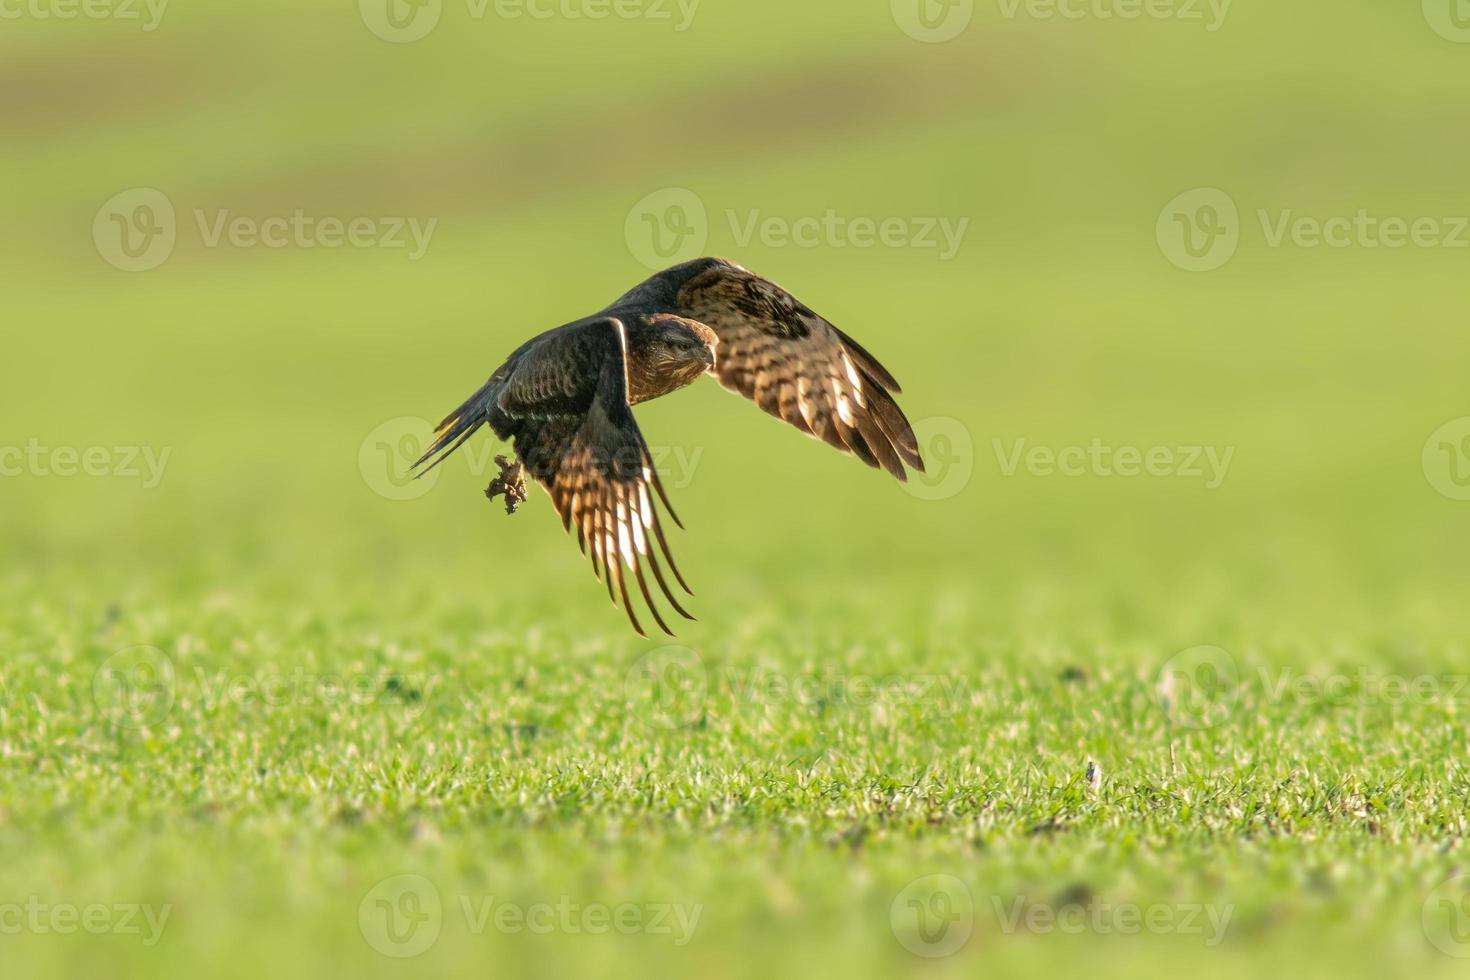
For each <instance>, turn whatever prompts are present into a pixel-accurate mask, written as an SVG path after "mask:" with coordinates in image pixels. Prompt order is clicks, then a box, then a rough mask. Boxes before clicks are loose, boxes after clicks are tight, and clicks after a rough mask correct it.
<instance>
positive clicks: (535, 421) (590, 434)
mask: <svg viewBox="0 0 1470 980" xmlns="http://www.w3.org/2000/svg"><path fill="white" fill-rule="evenodd" d="M497 405H498V408H499V410H500V411H501V412H503V413H504V414H505V415H506V416H509V418H510V419H511V420H512V422H513V424H512V426H511V428H512V429H513V438H514V440H515V447H516V454H517V455H518V456H519V457H520V459H521V461H522V462H523V463H524V464H525V466H526V468H527V469H528V470H529V472H530V474H531V476H532V477H534V478H535V479H536V481H537V482H538V483H540V484H541V485H542V486H543V487H545V488H546V491H547V493H549V494H550V495H551V500H552V503H553V504H555V506H556V510H557V513H559V514H560V515H561V519H562V524H563V526H564V527H566V528H567V529H568V530H570V529H571V528H572V526H573V525H575V526H576V529H577V543H578V545H580V546H581V548H582V553H583V554H587V553H589V549H590V554H591V556H592V569H593V572H594V573H595V574H596V575H597V576H598V577H599V578H604V579H606V581H607V594H608V596H609V597H610V598H612V600H613V601H614V602H615V603H620V604H621V605H622V607H623V609H624V610H625V611H626V612H627V614H628V620H629V621H630V622H631V623H632V624H633V628H634V629H636V630H637V631H638V632H639V634H640V635H646V634H644V633H643V627H642V625H641V624H640V623H639V622H638V617H637V615H636V613H634V611H633V603H632V602H631V601H630V600H629V597H628V581H627V578H628V574H629V573H631V574H632V576H633V579H634V580H635V581H636V582H637V584H638V588H639V590H640V591H641V592H642V594H643V599H644V601H645V602H646V603H647V604H648V608H649V611H650V612H652V614H653V618H654V621H655V622H657V623H658V625H659V626H660V627H661V628H662V629H663V631H664V632H665V633H668V634H669V635H670V636H672V635H673V631H672V630H670V629H669V627H668V625H667V624H666V623H665V622H664V620H663V617H662V616H661V615H660V614H659V610H658V606H657V605H655V604H654V601H653V595H652V593H651V592H650V590H649V587H648V582H647V580H646V579H645V577H644V568H645V566H647V568H648V569H650V570H651V571H652V572H653V577H654V580H655V581H656V582H657V583H658V585H659V588H660V589H661V590H662V591H663V594H664V597H665V598H666V599H667V600H668V601H669V603H670V605H672V606H673V607H674V609H675V610H677V611H678V612H679V614H680V615H682V616H684V617H685V618H686V619H693V618H694V617H693V616H691V615H689V613H687V612H685V611H684V609H683V608H682V607H681V606H680V605H679V603H678V600H676V599H675V598H674V593H673V590H672V589H670V588H669V585H668V583H667V582H666V581H665V580H664V574H663V569H662V568H661V567H660V565H659V561H658V557H657V555H656V554H655V549H654V548H653V547H652V546H651V545H650V543H649V541H650V538H651V539H652V540H654V541H656V542H657V543H658V548H659V549H660V550H662V552H663V555H664V558H665V559H666V560H667V561H668V563H669V568H670V570H671V571H672V572H673V573H674V577H675V579H676V580H677V581H678V583H679V584H680V585H681V586H683V588H684V591H686V592H689V594H690V595H693V592H692V591H690V589H689V586H688V585H686V584H685V582H684V577H683V576H682V575H680V574H679V569H678V567H677V566H676V565H675V564H674V558H673V555H672V554H670V552H669V545H668V542H667V541H666V540H665V538H664V532H663V527H662V526H661V524H660V520H659V513H658V509H657V507H655V505H654V501H653V497H652V494H653V493H656V494H657V495H658V497H659V499H660V500H661V501H662V503H663V506H664V507H665V508H666V509H667V510H668V512H669V517H671V518H672V519H673V520H674V523H676V524H677V523H679V518H678V517H677V516H676V515H675V514H674V509H673V507H672V506H670V505H669V501H668V497H667V496H666V495H665V494H664V489H663V486H662V484H661V483H660V482H659V478H658V472H657V471H656V470H655V469H654V467H653V460H652V457H651V455H650V453H649V450H648V444H647V443H646V442H644V440H643V435H642V433H641V432H639V431H638V424H637V422H635V421H634V419H633V411H632V409H631V408H630V407H629V405H628V377H627V338H626V335H625V333H624V330H623V324H622V323H621V322H620V321H619V320H616V319H613V318H610V317H609V318H603V319H598V320H591V321H587V322H585V323H580V324H576V325H574V326H571V327H568V328H565V329H564V331H558V332H557V333H556V334H555V335H553V336H551V337H548V338H547V340H546V342H545V343H543V344H540V345H537V346H536V347H533V348H531V349H529V350H527V351H525V353H524V354H523V356H522V357H521V359H520V360H519V361H518V362H517V364H516V366H515V370H514V371H513V372H512V373H511V375H510V377H508V378H507V379H506V381H505V383H504V387H503V389H502V390H501V392H500V394H499V398H498V402H497ZM681 526H682V525H681ZM614 589H616V590H617V591H616V592H615V591H614Z"/></svg>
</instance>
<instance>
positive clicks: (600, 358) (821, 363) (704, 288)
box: [418, 259, 924, 636]
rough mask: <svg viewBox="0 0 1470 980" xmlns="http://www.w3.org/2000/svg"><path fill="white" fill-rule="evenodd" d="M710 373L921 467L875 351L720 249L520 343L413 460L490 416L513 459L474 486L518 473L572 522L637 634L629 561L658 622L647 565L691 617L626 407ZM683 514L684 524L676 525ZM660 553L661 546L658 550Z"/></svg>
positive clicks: (888, 463) (893, 461)
mask: <svg viewBox="0 0 1470 980" xmlns="http://www.w3.org/2000/svg"><path fill="white" fill-rule="evenodd" d="M705 373H711V374H714V375H715V376H716V377H717V378H718V379H719V381H720V383H721V384H722V385H724V386H725V387H726V388H729V389H730V390H731V391H736V392H739V393H740V394H742V395H744V396H745V397H747V398H749V399H750V400H752V401H753V402H755V403H756V404H757V405H759V406H760V407H761V408H762V409H763V410H764V411H766V412H768V413H769V414H771V415H774V416H775V417H777V418H779V419H782V420H783V421H785V422H787V423H789V424H791V425H793V426H795V427H796V428H798V429H800V430H801V431H802V432H805V433H807V434H808V435H811V436H813V437H815V438H818V439H821V440H823V441H824V442H826V443H828V444H829V445H831V446H833V447H835V448H837V449H839V450H841V451H843V452H848V453H852V454H854V455H856V456H857V457H858V458H860V459H862V460H863V461H864V462H866V463H867V464H868V465H870V466H874V467H877V466H881V467H883V468H884V469H886V470H888V472H890V473H892V474H893V475H894V476H895V477H896V478H898V479H899V480H906V479H907V478H908V475H907V472H906V471H905V469H904V467H905V465H907V466H911V467H913V468H914V469H917V470H919V471H920V472H923V469H924V461H923V459H922V458H921V457H920V455H919V446H918V442H917V440H915V438H914V432H913V428H912V427H911V426H910V425H909V422H908V419H907V418H905V417H904V414H903V412H902V410H900V409H899V407H898V403H897V402H895V401H894V399H893V396H894V395H896V394H899V393H900V389H899V386H898V382H897V381H895V380H894V378H893V375H891V374H889V373H888V371H887V369H885V368H884V367H883V365H881V364H879V363H878V361H877V359H876V358H874V357H873V355H871V354H869V353H868V352H867V351H866V350H864V349H863V348H862V347H861V346H859V345H858V344H857V343H856V342H855V341H853V340H852V338H850V337H848V336H847V335H846V334H844V333H842V332H841V331H840V330H838V329H837V328H836V327H834V326H832V324H830V323H828V322H827V321H826V320H824V319H823V318H822V317H820V316H818V315H817V314H816V313H813V312H812V311H811V310H810V309H808V308H807V307H806V306H805V305H803V304H802V303H801V302H799V301H798V300H797V299H796V298H795V297H793V296H792V295H791V294H790V293H788V292H786V291H785V290H784V289H782V288H781V287H780V286H777V285H776V284H775V283H772V282H769V281H767V280H765V279H762V278H761V277H759V276H757V275H754V274H753V273H750V272H747V271H746V270H745V269H743V268H741V267H740V266H738V265H735V264H734V263H732V262H727V261H726V260H724V259H696V260H695V261H693V262H686V263H684V264H683V265H678V266H675V267H673V268H672V269H667V270H665V271H663V272H660V273H659V274H658V275H656V276H653V277H652V278H651V279H648V280H647V281H646V282H643V283H641V284H639V285H638V286H636V287H634V288H633V289H632V290H631V291H630V292H628V293H627V294H626V295H624V296H623V297H621V298H620V299H618V300H617V301H615V302H614V303H613V304H612V305H610V306H609V307H608V308H607V309H605V310H603V311H601V312H600V313H597V314H595V315H593V316H591V317H588V318H586V319H583V320H577V321H575V322H573V323H569V324H567V325H566V326H562V327H558V328H556V329H555V330H549V331H547V332H546V333H543V334H541V335H540V336H537V337H535V338H533V339H531V340H530V341H528V342H526V343H525V344H523V345H522V346H521V347H520V348H519V349H517V350H516V351H515V352H514V353H512V354H511V355H510V357H509V358H508V359H507V360H506V362H505V363H504V364H502V365H501V366H500V367H499V368H498V369H496V371H495V373H494V374H492V375H491V376H490V379H489V380H488V381H487V382H486V383H485V384H484V386H483V387H481V388H480V390H479V391H477V392H475V394H473V395H472V396H470V398H469V399H468V400H467V401H466V402H465V403H464V404H463V405H461V406H460V407H459V408H458V409H456V410H455V411H454V412H453V413H451V414H450V415H449V416H448V417H447V418H446V419H445V420H444V421H443V422H442V423H440V425H439V428H438V431H437V432H436V433H435V439H434V443H433V444H432V445H431V446H430V447H429V449H428V451H427V452H425V453H424V455H423V457H422V458H421V459H420V460H419V461H418V465H419V466H422V467H423V470H421V472H420V475H422V473H424V472H427V471H428V470H429V469H432V468H433V467H434V466H436V465H438V464H439V463H440V462H442V461H443V460H444V458H445V457H447V456H448V455H449V454H450V453H452V452H453V451H454V450H455V449H457V448H459V446H460V445H462V444H463V443H464V442H465V440H467V439H468V438H469V437H470V436H472V435H474V433H475V432H476V431H477V430H478V429H479V428H480V427H481V426H482V425H485V424H486V423H488V424H489V425H490V428H491V429H492V430H493V431H494V432H495V434H496V435H497V436H499V437H500V438H501V439H508V440H511V441H512V442H513V443H514V445H515V451H516V457H517V460H516V462H515V464H513V465H512V464H506V465H505V466H504V469H505V472H503V473H502V474H501V477H500V478H498V479H497V480H495V481H493V482H492V483H491V485H490V488H489V489H488V490H487V491H486V493H487V495H489V496H492V497H493V496H496V495H499V494H502V493H503V494H505V495H506V509H507V510H508V511H511V512H514V510H515V508H516V504H517V503H518V502H519V500H523V499H525V496H524V485H523V483H522V479H523V473H524V472H526V471H529V473H530V475H531V477H532V478H533V479H535V480H536V482H538V483H540V484H541V485H542V486H543V487H544V488H545V489H546V491H547V493H548V494H549V495H550V496H551V500H552V503H553V505H554V506H555V507H556V510H557V513H558V514H560V515H561V518H562V523H563V525H565V526H566V528H567V529H568V530H571V529H572V528H573V527H574V526H575V529H576V532H577V542H578V544H579V545H581V547H582V550H583V552H584V553H590V555H591V558H592V567H593V571H594V573H596V574H597V575H598V577H599V578H601V579H603V580H604V581H605V582H606V583H607V589H608V595H609V596H611V597H612V598H613V601H614V602H616V603H618V604H620V605H621V606H622V607H623V608H624V610H625V611H626V612H627V614H628V619H629V621H630V622H631V623H632V624H633V628H634V629H636V630H637V631H638V632H639V634H640V635H646V634H644V632H643V626H642V624H641V623H640V622H639V621H638V617H637V614H636V613H635V611H634V607H633V603H632V601H631V600H630V598H629V595H630V593H629V582H628V577H629V575H631V576H632V578H633V583H634V585H635V586H636V588H637V589H638V591H639V592H640V593H641V594H642V596H643V599H644V602H645V603H647V605H648V609H649V612H650V613H651V614H652V616H653V618H654V621H655V622H656V623H658V625H659V627H660V628H661V629H663V631H664V632H665V633H668V634H669V635H670V636H672V635H673V632H672V630H670V629H669V627H668V624H667V623H666V622H665V621H664V619H663V616H662V615H661V614H660V612H659V608H658V606H657V605H656V604H655V602H654V599H653V593H652V589H651V588H650V587H649V584H648V578H649V576H650V575H651V577H652V579H653V581H654V582H655V583H656V584H657V585H658V587H659V590H660V591H661V592H662V594H663V596H664V598H665V599H666V600H667V601H668V602H669V604H670V605H671V606H672V607H673V609H674V610H675V611H677V612H678V613H679V614H680V615H682V616H684V617H685V618H687V619H693V618H694V617H693V616H691V615H689V613H688V612H687V611H685V609H684V608H683V607H682V606H681V605H680V604H679V602H678V600H677V599H676V598H675V593H674V590H673V589H671V588H670V587H669V582H668V579H667V578H666V577H665V574H664V568H663V564H665V563H666V564H667V565H668V569H669V572H670V574H671V575H672V577H673V579H674V580H675V581H676V582H677V583H678V584H679V585H680V586H681V587H682V588H683V589H684V591H686V592H689V593H690V595H693V593H692V592H690V590H689V586H688V585H687V584H686V583H685V581H684V577H683V576H682V575H681V574H680V573H679V570H678V567H677V566H675V564H674V558H673V555H672V553H671V552H670V551H669V546H668V541H667V539H666V536H665V534H664V530H663V525H662V522H661V520H660V514H659V508H658V507H657V506H656V505H655V503H654V498H655V497H657V498H658V500H659V502H660V503H661V504H662V506H663V509H664V510H666V511H667V512H668V516H669V518H670V519H672V520H673V521H674V522H675V523H676V524H677V523H679V519H678V517H677V516H675V514H674V509H673V507H672V506H670V504H669V500H668V496H667V495H666V494H665V493H664V489H663V486H662V484H661V483H660V482H659V478H658V473H657V471H656V470H655V469H654V467H653V461H652V458H651V457H650V454H649V450H648V444H647V443H646V442H645V441H644V439H643V435H642V433H641V432H640V431H639V429H638V425H637V422H636V421H635V420H634V418H633V412H632V406H633V405H636V404H638V403H640V402H645V401H649V400H651V399H653V398H658V397H660V396H662V395H666V394H669V393H670V392H673V391H677V390H678V389H680V388H683V387H686V386H688V385H690V384H692V383H693V382H694V381H695V380H696V379H698V377H699V376H700V375H701V374H705ZM681 526H682V525H681ZM660 556H662V561H660Z"/></svg>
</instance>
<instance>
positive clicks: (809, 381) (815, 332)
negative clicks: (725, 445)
mask: <svg viewBox="0 0 1470 980" xmlns="http://www.w3.org/2000/svg"><path fill="white" fill-rule="evenodd" d="M677 304H678V307H679V308H678V309H677V310H675V311H671V312H677V313H679V314H680V315H682V316H686V317H689V318H690V319H692V320H698V321H700V322H701V323H704V324H706V325H707V326H709V328H710V329H712V330H713V331H714V332H715V333H716V334H717V335H718V336H719V338H720V347H719V354H718V357H717V359H716V360H717V363H716V365H715V370H716V372H717V373H718V376H719V379H720V383H721V384H722V385H724V386H725V387H726V388H729V389H730V390H731V391H736V392H739V393H740V394H742V395H744V396H745V397H746V398H749V399H750V400H751V401H753V402H755V403H756V404H757V405H759V406H760V407H761V408H762V409H763V410H765V411H766V412H768V413H769V414H771V415H774V416H776V417H777V418H779V419H783V420H784V421H786V422H788V423H790V424H791V425H794V426H795V427H796V428H798V429H800V430H801V431H803V432H805V433H807V434H808V435H811V436H815V437H816V438H818V439H822V440H823V441H825V442H827V443H828V444H829V445H831V446H834V447H836V448H837V449H839V450H841V451H842V452H851V453H853V454H854V455H856V456H857V457H858V458H860V459H862V460H863V461H864V462H866V463H867V464H868V465H869V466H874V467H876V466H880V465H881V466H882V467H883V468H884V469H886V470H888V472H890V473H892V474H893V475H894V476H895V477H897V478H898V479H899V480H903V481H906V480H907V479H908V475H907V473H906V472H905V470H904V463H907V464H908V465H909V466H912V467H913V468H914V469H916V470H918V471H919V472H920V473H922V472H924V460H923V458H922V457H921V456H920V455H919V444H918V440H916V439H915V438H914V430H913V427H912V426H911V425H910V424H909V420H908V419H907V418H905V417H904V414H903V411H902V410H901V409H900V408H899V407H898V403H897V402H896V401H894V400H893V396H894V395H897V394H900V392H901V389H900V388H899V386H898V382H897V381H895V380H894V378H893V375H891V374H889V373H888V370H887V369H886V368H884V367H883V365H882V364H879V363H878V360H877V358H875V357H873V355H871V354H869V353H868V352H867V351H866V350H864V349H863V348H862V347H861V346H860V345H859V344H858V343H857V342H856V341H854V340H853V339H852V338H851V337H848V336H847V335H846V334H844V333H842V331H840V330H838V329H837V328H836V327H834V326H832V324H830V323H828V322H827V321H826V320H825V319H823V318H822V317H820V316H818V315H817V314H816V313H813V312H812V311H811V310H810V309H808V308H807V307H806V306H805V305H804V304H802V303H801V302H800V301H799V300H797V299H796V297H794V296H792V295H791V294H790V293H788V292H786V290H784V289H782V288H781V287H780V286H777V285H776V284H775V283H773V282H770V281H768V280H766V279H762V278H761V277H760V276H757V275H755V274H753V273H751V272H748V271H747V270H745V269H743V268H741V267H740V266H738V265H735V264H734V263H732V262H727V261H725V260H723V259H714V260H709V262H708V267H707V268H705V269H703V270H702V271H699V272H696V273H695V274H694V275H693V276H692V277H690V278H689V280H688V281H687V282H685V283H684V284H683V285H682V286H681V287H680V288H679V290H678V292H677Z"/></svg>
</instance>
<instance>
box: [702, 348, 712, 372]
mask: <svg viewBox="0 0 1470 980" xmlns="http://www.w3.org/2000/svg"><path fill="white" fill-rule="evenodd" d="M699 356H700V357H701V358H702V359H703V360H704V366H705V368H706V369H707V370H710V371H713V370H714V369H715V352H714V351H712V350H710V349H709V348H708V347H701V348H700V349H699Z"/></svg>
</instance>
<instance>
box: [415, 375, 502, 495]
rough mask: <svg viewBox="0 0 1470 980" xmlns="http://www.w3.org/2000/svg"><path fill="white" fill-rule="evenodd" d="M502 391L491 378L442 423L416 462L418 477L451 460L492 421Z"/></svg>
mask: <svg viewBox="0 0 1470 980" xmlns="http://www.w3.org/2000/svg"><path fill="white" fill-rule="evenodd" d="M499 391H500V384H499V382H498V381H497V380H496V379H495V378H491V379H490V380H489V381H487V382H485V384H484V385H483V386H482V387H481V388H480V390H479V391H477V392H475V393H474V394H473V395H471V396H470V397H469V398H467V399H466V400H465V403H464V404H463V405H461V406H459V408H456V409H455V410H454V411H452V412H450V413H449V415H448V416H447V417H446V418H445V419H444V421H443V422H440V423H439V427H438V428H436V429H435V430H434V441H433V443H431V444H430V445H429V448H428V450H426V451H425V452H424V454H423V455H422V456H420V457H419V461H418V462H417V463H414V464H413V466H414V469H416V470H418V471H419V472H418V474H417V475H418V476H423V475H424V474H425V473H427V472H429V471H430V470H432V469H433V468H434V467H436V466H438V465H439V464H440V463H442V462H444V460H446V459H448V458H449V456H450V454H451V453H453V452H454V451H455V450H456V449H458V448H459V447H460V446H461V445H463V444H464V442H465V440H466V439H468V438H469V437H470V436H472V435H474V434H475V432H477V431H478V430H479V428H480V426H482V425H484V424H485V423H486V422H488V421H490V409H491V407H492V406H494V404H495V398H496V395H498V394H499ZM426 464H427V465H426Z"/></svg>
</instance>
